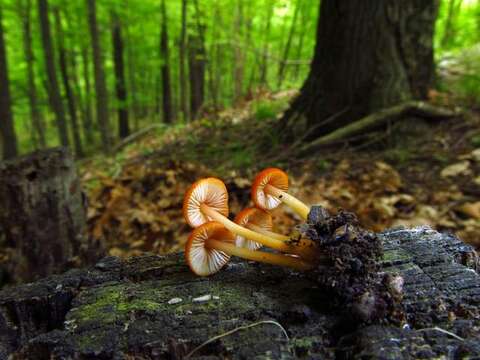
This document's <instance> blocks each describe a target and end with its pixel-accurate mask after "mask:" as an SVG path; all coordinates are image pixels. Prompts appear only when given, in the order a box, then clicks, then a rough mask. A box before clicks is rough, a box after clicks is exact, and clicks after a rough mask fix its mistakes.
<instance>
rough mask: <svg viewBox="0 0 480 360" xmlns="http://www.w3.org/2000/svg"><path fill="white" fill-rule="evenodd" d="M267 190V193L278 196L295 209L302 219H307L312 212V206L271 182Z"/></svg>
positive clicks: (266, 186)
mask: <svg viewBox="0 0 480 360" xmlns="http://www.w3.org/2000/svg"><path fill="white" fill-rule="evenodd" d="M265 192H266V193H267V194H270V195H272V196H275V197H277V198H278V199H280V201H282V202H283V203H284V204H286V205H288V206H289V207H290V208H291V209H292V210H294V211H295V212H296V213H297V214H298V215H300V217H301V218H302V219H304V220H307V218H308V214H309V213H310V207H308V206H307V205H305V204H304V203H303V202H301V201H300V200H298V199H297V198H296V197H294V196H292V195H290V194H289V193H286V192H285V191H282V190H280V189H278V188H276V187H275V186H272V185H270V184H267V185H265Z"/></svg>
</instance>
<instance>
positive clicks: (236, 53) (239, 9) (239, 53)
mask: <svg viewBox="0 0 480 360" xmlns="http://www.w3.org/2000/svg"><path fill="white" fill-rule="evenodd" d="M243 1H244V0H237V2H236V6H235V10H236V11H235V21H234V24H233V34H234V39H235V44H234V46H233V59H234V60H233V63H234V66H233V101H234V102H237V101H239V100H240V98H241V97H242V93H243V73H244V62H245V60H244V53H243V48H242V46H241V44H242V40H243V31H244V29H243V28H244V25H243V23H244V21H243Z"/></svg>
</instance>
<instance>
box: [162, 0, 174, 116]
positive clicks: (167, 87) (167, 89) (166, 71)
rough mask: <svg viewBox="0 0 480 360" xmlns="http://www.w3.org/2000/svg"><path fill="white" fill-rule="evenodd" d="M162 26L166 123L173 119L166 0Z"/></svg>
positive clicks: (164, 114) (163, 102)
mask: <svg viewBox="0 0 480 360" xmlns="http://www.w3.org/2000/svg"><path fill="white" fill-rule="evenodd" d="M161 21H162V26H161V33H160V53H161V56H162V60H163V61H162V67H161V68H162V69H161V71H162V107H163V120H164V121H165V122H166V123H171V122H172V121H173V112H172V89H171V85H170V55H169V49H168V32H167V21H168V20H167V8H166V5H165V0H162V20H161Z"/></svg>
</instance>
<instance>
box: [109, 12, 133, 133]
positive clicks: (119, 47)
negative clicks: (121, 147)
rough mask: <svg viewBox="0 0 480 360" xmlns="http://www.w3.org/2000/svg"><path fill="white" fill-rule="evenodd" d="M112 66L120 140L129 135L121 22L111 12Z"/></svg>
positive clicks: (115, 14)
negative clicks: (113, 69) (113, 68)
mask: <svg viewBox="0 0 480 360" xmlns="http://www.w3.org/2000/svg"><path fill="white" fill-rule="evenodd" d="M111 17H112V44H113V64H114V67H115V88H116V91H117V102H118V136H119V137H120V139H123V138H126V137H127V136H128V135H130V126H129V124H128V107H127V101H128V100H127V88H126V84H125V67H124V63H123V39H122V28H121V22H120V19H119V17H118V15H117V13H115V12H112V14H111Z"/></svg>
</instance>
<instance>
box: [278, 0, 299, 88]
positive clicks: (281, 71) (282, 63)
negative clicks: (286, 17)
mask: <svg viewBox="0 0 480 360" xmlns="http://www.w3.org/2000/svg"><path fill="white" fill-rule="evenodd" d="M301 2H302V0H297V2H296V4H295V10H294V11H293V19H292V24H291V25H290V31H289V32H288V37H287V42H286V43H285V48H284V50H283V56H282V58H281V59H280V64H279V67H278V76H277V88H279V89H280V88H281V87H282V83H283V79H284V77H285V66H286V64H287V61H288V54H289V53H290V47H291V46H292V40H293V35H294V34H295V26H297V18H298V13H299V11H300V8H301Z"/></svg>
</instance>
